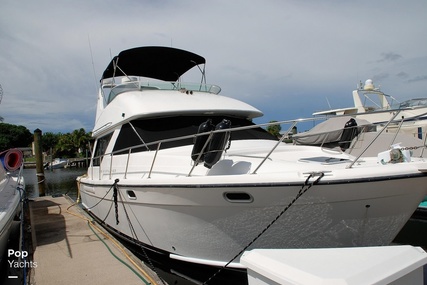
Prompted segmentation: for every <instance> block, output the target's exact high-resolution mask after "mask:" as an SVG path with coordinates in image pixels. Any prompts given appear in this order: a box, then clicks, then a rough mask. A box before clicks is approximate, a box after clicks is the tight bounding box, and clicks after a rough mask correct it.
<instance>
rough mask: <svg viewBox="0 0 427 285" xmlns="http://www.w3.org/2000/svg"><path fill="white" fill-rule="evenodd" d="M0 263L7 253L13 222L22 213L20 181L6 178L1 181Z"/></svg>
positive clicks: (14, 178) (9, 177)
mask: <svg viewBox="0 0 427 285" xmlns="http://www.w3.org/2000/svg"><path fill="white" fill-rule="evenodd" d="M0 186H1V188H2V189H0V261H1V260H2V257H3V254H4V252H5V251H6V247H7V243H8V240H9V236H10V231H11V226H12V222H13V221H14V219H15V217H16V215H17V213H19V211H20V200H21V197H20V193H19V190H17V188H18V187H19V184H18V179H17V178H16V177H11V176H5V178H4V179H3V180H2V181H0Z"/></svg>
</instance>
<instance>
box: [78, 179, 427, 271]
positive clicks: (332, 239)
mask: <svg viewBox="0 0 427 285" xmlns="http://www.w3.org/2000/svg"><path fill="white" fill-rule="evenodd" d="M426 182H427V177H426V176H424V175H422V174H420V175H414V176H413V177H408V176H405V177H399V176H396V177H387V178H382V179H377V180H375V179H367V180H363V179H357V180H353V181H352V180H346V181H330V180H329V181H327V182H323V181H319V183H318V184H315V185H313V186H312V187H311V188H309V189H308V190H306V189H307V188H308V187H307V185H306V186H304V183H303V182H302V183H297V182H292V183H246V184H245V183H240V184H216V185H215V184H206V185H203V184H198V185H197V184H187V185H186V184H168V185H167V186H166V185H163V186H161V185H156V184H155V183H153V184H141V183H140V184H138V185H137V184H133V183H132V181H130V180H129V181H125V182H123V183H122V182H120V183H118V184H116V187H114V186H113V185H114V181H111V184H108V183H107V184H100V183H99V181H98V183H96V182H94V181H93V180H90V179H81V182H80V183H81V184H80V191H81V197H82V203H83V207H85V208H86V209H88V210H89V211H90V212H91V214H93V215H94V216H96V217H97V218H98V219H100V220H101V221H104V222H105V223H106V224H107V225H108V226H109V227H111V228H113V229H115V230H117V231H118V232H121V233H123V234H124V235H126V236H128V237H130V238H132V239H136V240H138V241H141V242H142V243H145V244H147V245H149V246H150V247H154V248H157V249H160V250H162V251H166V252H169V253H170V254H173V255H176V256H181V257H183V258H184V259H185V258H188V260H191V261H193V262H198V263H206V264H210V263H212V262H218V265H220V264H221V263H224V264H225V263H227V262H229V261H232V260H233V258H235V257H237V258H236V259H235V260H233V262H236V263H238V262H239V256H240V253H241V251H242V250H244V249H252V248H319V247H353V246H378V245H388V244H390V243H391V241H392V240H393V239H394V237H395V236H396V235H397V234H398V232H399V231H400V229H401V228H402V227H403V226H404V225H405V223H406V221H407V220H408V219H409V218H410V216H411V215H412V213H413V212H414V211H415V210H416V207H417V205H418V203H419V201H421V200H422V199H423V197H424V196H425V195H426V187H425V186H424V185H426V184H425V183H426ZM104 183H105V181H104ZM114 189H116V191H117V192H116V193H117V202H115V201H114ZM305 190H306V192H305V193H304V191H305ZM300 191H303V192H300ZM298 193H304V194H303V195H301V196H300V197H299V198H297V197H298ZM295 199H296V200H295ZM276 219H277V220H276ZM266 228H268V229H267V230H266V231H265V232H264V233H262V232H263V231H264V230H265V229H266ZM261 233H262V234H261ZM259 235H260V237H259V238H257V237H258V236H259ZM254 239H255V242H254V243H253V244H251V243H252V241H253V240H254ZM249 244H251V245H250V246H249V247H248V248H246V247H247V246H248V245H249Z"/></svg>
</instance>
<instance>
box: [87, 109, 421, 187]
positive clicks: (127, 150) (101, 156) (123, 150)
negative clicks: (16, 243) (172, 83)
mask: <svg viewBox="0 0 427 285" xmlns="http://www.w3.org/2000/svg"><path fill="white" fill-rule="evenodd" d="M408 109H412V108H408ZM403 110H405V109H399V110H388V111H384V112H391V111H393V112H396V114H394V116H393V117H392V118H391V119H390V120H389V121H388V122H387V123H386V125H384V126H381V127H382V129H381V130H380V131H379V132H378V133H377V135H376V136H375V137H374V138H373V139H372V141H371V142H370V143H369V144H368V145H367V146H366V147H365V148H364V150H363V151H362V152H361V153H360V154H359V155H358V156H357V157H356V158H355V159H354V160H353V161H352V162H351V163H350V164H349V166H347V168H351V167H352V166H353V165H354V164H355V163H356V162H357V161H358V160H359V159H360V157H361V156H362V155H363V154H364V153H365V152H366V150H367V149H369V148H370V147H371V145H372V144H373V143H374V142H375V141H376V140H377V139H378V137H379V136H380V135H381V133H382V132H383V131H384V130H385V129H386V128H387V127H388V126H389V125H390V124H391V123H393V122H399V130H400V127H401V126H402V124H403V122H404V121H408V120H414V119H417V118H420V117H423V116H426V115H427V112H426V113H423V114H420V115H417V116H413V117H407V118H402V119H399V120H395V118H396V117H397V116H398V114H399V113H400V112H401V111H403ZM361 114H364V113H361ZM352 116H354V115H352ZM352 116H350V117H352ZM331 117H333V118H335V117H349V115H337V116H319V117H311V118H300V119H294V120H283V121H277V122H271V123H264V124H254V125H250V126H243V127H235V128H230V129H221V130H213V131H209V132H204V133H197V134H192V135H186V136H180V137H175V138H169V139H162V140H158V141H154V142H150V143H143V144H138V145H135V146H131V147H127V148H123V149H120V150H116V151H113V152H110V153H105V154H103V155H100V156H97V157H92V158H91V160H92V161H93V160H95V159H100V160H102V159H101V158H105V157H106V156H110V169H109V177H110V178H111V177H112V165H113V156H115V155H117V154H118V153H121V154H123V152H125V151H126V152H128V155H127V159H126V169H125V173H124V178H125V179H126V177H127V173H128V166H129V160H130V156H131V155H130V154H131V153H132V150H133V149H136V148H141V147H144V148H149V146H153V145H156V146H157V147H156V152H155V154H154V157H153V160H152V162H151V166H150V170H149V172H148V178H151V174H152V171H153V169H154V165H155V162H156V159H157V155H158V152H159V150H160V146H161V144H163V143H167V142H174V141H179V140H185V139H189V138H193V139H195V138H197V137H199V136H209V138H208V140H207V141H206V143H205V145H204V146H203V149H202V151H201V153H200V154H199V156H198V158H200V157H201V155H202V153H203V150H204V149H205V148H206V147H207V145H208V143H209V141H210V139H211V137H212V136H213V134H215V133H223V132H230V133H232V132H236V131H242V130H248V129H254V128H259V127H267V126H271V125H282V124H290V127H289V128H288V130H287V131H286V132H285V133H284V134H283V135H282V136H281V138H280V139H279V140H278V141H277V143H276V144H275V145H274V146H273V147H272V149H271V150H270V151H269V152H268V154H266V156H265V157H263V160H262V161H261V163H260V164H259V165H258V166H257V167H256V168H255V170H254V171H253V172H252V174H256V173H257V171H258V170H259V169H260V167H262V165H263V164H264V162H265V161H266V160H267V159H268V158H269V157H270V155H271V154H272V153H273V152H274V151H275V150H276V148H277V147H278V146H279V145H280V144H281V143H283V141H284V140H285V139H286V138H287V136H288V135H289V133H290V132H291V130H292V128H293V127H294V126H296V125H297V124H298V123H307V122H313V121H319V120H326V119H329V118H331ZM372 125H374V124H372ZM363 126H366V125H358V126H357V127H363ZM327 133H330V132H324V133H317V134H327ZM424 144H425V143H424ZM322 146H323V144H322ZM101 165H102V163H100V165H99V174H98V175H99V177H101V173H102V170H101ZM196 166H197V162H195V163H194V164H193V166H192V168H191V170H190V172H189V173H188V175H187V176H191V174H192V172H193V170H194V168H195V167H196ZM93 167H94V166H93V164H92V163H91V168H92V175H93Z"/></svg>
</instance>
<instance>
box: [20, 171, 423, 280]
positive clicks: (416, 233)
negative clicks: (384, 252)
mask: <svg viewBox="0 0 427 285" xmlns="http://www.w3.org/2000/svg"><path fill="white" fill-rule="evenodd" d="M85 173H86V169H84V168H67V169H55V170H52V171H51V170H45V179H46V185H47V188H46V195H47V196H51V195H59V194H67V195H68V196H70V197H71V198H72V199H74V200H76V198H77V183H76V178H77V177H78V176H80V175H83V174H85ZM24 178H25V183H26V190H27V193H28V197H29V198H33V197H38V193H39V191H38V187H37V177H36V170H35V169H24ZM395 242H396V243H399V244H410V245H414V246H421V247H423V248H424V250H427V219H426V218H424V219H411V220H410V221H409V222H408V223H407V224H406V226H405V227H404V228H403V229H402V231H401V232H400V233H399V235H398V236H397V238H396V240H395ZM126 246H127V247H128V248H129V249H130V250H132V251H133V252H134V253H135V254H136V255H137V256H138V257H139V258H141V259H142V260H144V259H145V256H144V255H143V254H142V253H141V250H140V249H139V248H137V247H135V246H134V245H132V244H127V245H126ZM150 258H152V259H153V260H151V262H152V263H153V264H154V265H155V267H156V271H157V272H158V274H159V275H160V276H161V277H162V278H164V280H166V281H167V282H168V284H180V285H194V284H200V283H203V281H206V280H207V278H209V277H210V276H211V275H212V274H213V273H214V272H216V269H215V270H214V269H212V268H208V269H207V268H199V267H194V268H189V267H188V265H187V266H185V267H183V265H182V264H177V263H172V262H171V261H170V260H165V259H164V258H162V259H157V260H155V259H156V257H150ZM176 274H178V275H181V276H187V277H186V278H182V277H179V276H177V275H176ZM424 274H425V276H426V277H425V283H424V284H427V266H426V267H425V273H424ZM220 275H221V276H218V277H219V280H218V281H219V282H220V283H218V282H209V284H210V285H214V284H247V281H246V280H245V279H246V278H245V275H242V274H241V273H238V274H237V275H236V274H235V273H233V272H223V273H222V274H220ZM192 277H193V278H194V279H196V280H199V281H198V282H190V281H188V280H187V278H190V279H191V278H192ZM200 281H201V282H200Z"/></svg>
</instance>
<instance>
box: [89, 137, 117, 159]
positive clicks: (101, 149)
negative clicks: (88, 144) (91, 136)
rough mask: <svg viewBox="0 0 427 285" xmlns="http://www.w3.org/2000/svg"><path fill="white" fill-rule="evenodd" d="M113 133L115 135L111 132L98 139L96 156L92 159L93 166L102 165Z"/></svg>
mask: <svg viewBox="0 0 427 285" xmlns="http://www.w3.org/2000/svg"><path fill="white" fill-rule="evenodd" d="M112 135H113V133H110V134H108V135H106V136H103V137H100V138H99V139H98V140H97V142H96V148H95V153H94V157H93V160H92V165H93V166H100V165H101V161H102V158H103V157H104V154H105V151H106V150H107V146H108V144H109V143H110V140H111V136H112Z"/></svg>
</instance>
